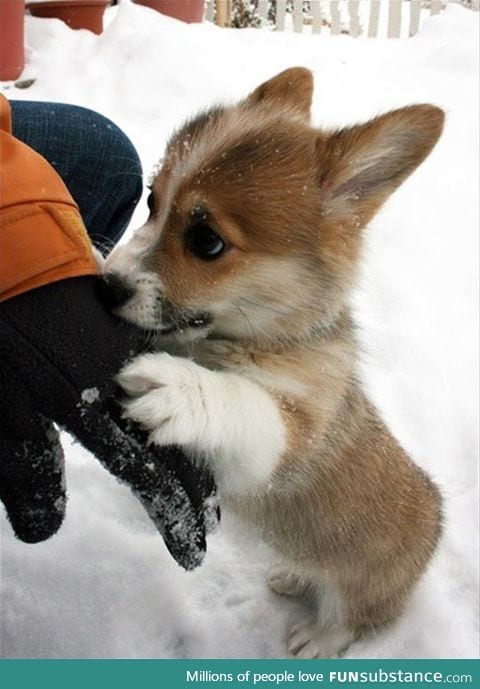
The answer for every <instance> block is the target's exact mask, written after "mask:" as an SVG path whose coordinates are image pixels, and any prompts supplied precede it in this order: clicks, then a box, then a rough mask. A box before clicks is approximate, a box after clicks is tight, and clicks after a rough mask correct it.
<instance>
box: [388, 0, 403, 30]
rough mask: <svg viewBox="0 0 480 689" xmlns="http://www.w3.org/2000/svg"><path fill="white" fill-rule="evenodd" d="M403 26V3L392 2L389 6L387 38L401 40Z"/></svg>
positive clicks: (392, 0) (395, 0)
mask: <svg viewBox="0 0 480 689" xmlns="http://www.w3.org/2000/svg"><path fill="white" fill-rule="evenodd" d="M401 26H402V3H401V2H398V0H390V2H389V4H388V29H387V38H399V36H400V29H401Z"/></svg>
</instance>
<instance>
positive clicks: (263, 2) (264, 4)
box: [258, 0, 268, 26]
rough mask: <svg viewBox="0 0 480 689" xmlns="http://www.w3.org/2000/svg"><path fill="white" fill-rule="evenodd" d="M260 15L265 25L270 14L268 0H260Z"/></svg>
mask: <svg viewBox="0 0 480 689" xmlns="http://www.w3.org/2000/svg"><path fill="white" fill-rule="evenodd" d="M258 15H259V17H260V19H261V20H262V26H265V25H266V24H267V16H268V0H258Z"/></svg>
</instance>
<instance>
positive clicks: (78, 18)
mask: <svg viewBox="0 0 480 689" xmlns="http://www.w3.org/2000/svg"><path fill="white" fill-rule="evenodd" d="M109 4H110V0H59V2H53V1H50V2H29V3H27V8H28V9H29V10H30V13H31V14H33V16H34V17H48V18H52V17H54V18H55V19H61V20H62V21H63V22H65V24H68V26H69V27H70V28H71V29H88V31H93V33H96V34H101V33H102V31H103V14H104V12H105V9H106V8H107V6H108V5H109Z"/></svg>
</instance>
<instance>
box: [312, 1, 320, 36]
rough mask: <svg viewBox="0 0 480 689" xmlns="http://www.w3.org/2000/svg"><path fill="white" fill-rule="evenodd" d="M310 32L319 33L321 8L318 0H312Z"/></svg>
mask: <svg viewBox="0 0 480 689" xmlns="http://www.w3.org/2000/svg"><path fill="white" fill-rule="evenodd" d="M311 8H312V20H313V24H312V33H320V32H321V30H322V8H321V6H320V0H312V4H311Z"/></svg>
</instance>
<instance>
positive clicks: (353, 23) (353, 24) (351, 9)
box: [348, 0, 361, 38]
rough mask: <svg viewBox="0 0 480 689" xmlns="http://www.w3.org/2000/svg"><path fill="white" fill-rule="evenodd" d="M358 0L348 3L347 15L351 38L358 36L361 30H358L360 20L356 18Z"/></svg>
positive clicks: (351, 0)
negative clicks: (348, 16)
mask: <svg viewBox="0 0 480 689" xmlns="http://www.w3.org/2000/svg"><path fill="white" fill-rule="evenodd" d="M359 4H360V3H359V0H349V3H348V13H349V15H350V28H349V31H350V36H353V37H354V38H357V37H358V36H360V33H361V28H360V18H359V16H358V5H359Z"/></svg>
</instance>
